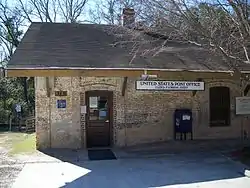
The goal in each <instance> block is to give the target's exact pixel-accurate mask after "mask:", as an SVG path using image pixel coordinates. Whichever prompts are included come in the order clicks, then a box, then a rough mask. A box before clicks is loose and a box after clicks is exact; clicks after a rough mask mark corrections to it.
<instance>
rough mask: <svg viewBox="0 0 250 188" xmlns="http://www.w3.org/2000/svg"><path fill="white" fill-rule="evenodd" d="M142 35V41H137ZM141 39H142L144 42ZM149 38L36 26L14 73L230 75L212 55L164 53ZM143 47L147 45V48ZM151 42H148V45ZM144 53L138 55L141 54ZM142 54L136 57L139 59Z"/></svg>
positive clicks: (179, 49)
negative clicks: (194, 72) (212, 72)
mask: <svg viewBox="0 0 250 188" xmlns="http://www.w3.org/2000/svg"><path fill="white" fill-rule="evenodd" d="M135 35H137V36H136V37H134V36H135ZM138 36H140V37H138ZM147 37H148V36H145V35H142V34H141V33H139V32H135V31H133V33H131V32H129V30H128V29H126V28H123V27H120V28H118V27H117V26H108V25H94V24H66V23H32V24H31V26H30V27H29V29H28V31H27V32H26V34H25V36H24V38H23V40H22V41H21V43H20V45H19V46H18V48H17V50H16V51H15V53H14V55H13V57H12V58H11V60H10V62H9V64H8V67H9V68H39V67H40V68H41V67H43V68H44V67H60V68H63V67H82V68H155V69H185V70H223V71H225V70H229V69H230V68H229V67H228V66H227V64H226V63H225V62H224V61H223V60H222V59H221V58H219V57H217V56H215V55H214V54H212V53H211V52H209V51H208V50H205V49H203V48H200V47H198V46H194V45H191V44H181V43H178V42H173V41H172V42H168V43H167V45H166V46H165V47H164V48H162V49H161V53H157V54H155V53H152V52H149V53H147V55H142V53H143V54H145V52H146V51H147V50H148V49H152V48H155V47H157V45H156V44H159V41H155V42H152V41H150V42H149V40H148V38H147ZM141 41H144V45H142V43H141ZM145 41H148V42H145ZM135 52H138V53H135ZM135 54H137V55H136V56H134V55H135Z"/></svg>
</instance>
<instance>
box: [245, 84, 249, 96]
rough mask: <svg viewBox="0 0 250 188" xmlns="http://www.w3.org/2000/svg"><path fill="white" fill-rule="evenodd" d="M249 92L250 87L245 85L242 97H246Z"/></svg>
mask: <svg viewBox="0 0 250 188" xmlns="http://www.w3.org/2000/svg"><path fill="white" fill-rule="evenodd" d="M249 90H250V85H249V84H247V86H246V87H245V89H244V96H247V94H248V92H249Z"/></svg>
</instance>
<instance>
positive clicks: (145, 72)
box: [141, 70, 158, 80]
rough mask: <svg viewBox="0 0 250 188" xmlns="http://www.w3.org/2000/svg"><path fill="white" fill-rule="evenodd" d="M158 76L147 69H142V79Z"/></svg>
mask: <svg viewBox="0 0 250 188" xmlns="http://www.w3.org/2000/svg"><path fill="white" fill-rule="evenodd" d="M157 77H158V76H157V75H155V74H148V73H147V70H144V74H142V75H141V79H142V80H148V79H150V78H157Z"/></svg>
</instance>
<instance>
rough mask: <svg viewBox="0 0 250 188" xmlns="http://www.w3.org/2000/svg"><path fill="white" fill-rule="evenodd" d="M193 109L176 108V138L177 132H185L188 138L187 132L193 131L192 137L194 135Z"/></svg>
mask: <svg viewBox="0 0 250 188" xmlns="http://www.w3.org/2000/svg"><path fill="white" fill-rule="evenodd" d="M192 122H193V117H192V110H190V109H176V110H175V112H174V134H175V138H176V134H177V133H180V134H181V139H182V134H184V136H185V139H186V134H187V133H191V138H192V137H193V135H192V133H193V128H192Z"/></svg>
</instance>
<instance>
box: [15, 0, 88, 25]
mask: <svg viewBox="0 0 250 188" xmlns="http://www.w3.org/2000/svg"><path fill="white" fill-rule="evenodd" d="M17 2H18V7H19V11H20V12H22V15H23V17H24V18H26V19H27V20H28V21H29V22H32V21H33V20H39V21H41V22H58V21H61V22H66V23H73V22H78V21H79V20H81V19H83V18H82V16H84V13H85V12H84V11H85V6H86V4H87V0H28V1H25V0H17Z"/></svg>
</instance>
